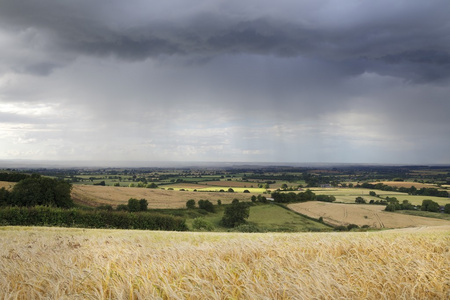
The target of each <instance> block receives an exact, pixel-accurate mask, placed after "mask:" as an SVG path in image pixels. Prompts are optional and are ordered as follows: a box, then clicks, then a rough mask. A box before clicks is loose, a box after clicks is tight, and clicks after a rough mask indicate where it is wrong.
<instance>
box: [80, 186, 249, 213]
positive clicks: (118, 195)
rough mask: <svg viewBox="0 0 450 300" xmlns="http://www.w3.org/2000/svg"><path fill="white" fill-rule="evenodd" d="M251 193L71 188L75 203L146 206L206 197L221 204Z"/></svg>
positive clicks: (178, 203) (165, 205) (177, 204)
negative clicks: (142, 203) (130, 201)
mask: <svg viewBox="0 0 450 300" xmlns="http://www.w3.org/2000/svg"><path fill="white" fill-rule="evenodd" d="M250 197H251V194H242V193H241V194H239V193H226V192H225V193H215V192H188V191H184V192H180V191H170V190H162V189H147V188H132V187H112V186H92V185H74V186H73V189H72V199H74V201H75V203H79V204H83V205H87V206H98V205H102V204H109V205H112V206H116V205H119V204H127V203H128V199H130V198H136V199H146V200H147V201H148V208H183V207H186V201H187V200H189V199H194V200H195V201H198V200H200V199H205V200H206V199H208V200H210V201H212V202H213V203H215V202H216V201H217V200H219V199H220V200H221V201H222V203H223V204H228V203H231V201H233V199H234V198H237V199H239V200H240V201H250Z"/></svg>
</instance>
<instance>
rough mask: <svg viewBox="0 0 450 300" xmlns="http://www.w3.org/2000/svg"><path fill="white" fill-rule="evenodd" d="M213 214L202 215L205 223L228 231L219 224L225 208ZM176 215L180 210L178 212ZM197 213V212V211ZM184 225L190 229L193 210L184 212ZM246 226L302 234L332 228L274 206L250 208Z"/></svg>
mask: <svg viewBox="0 0 450 300" xmlns="http://www.w3.org/2000/svg"><path fill="white" fill-rule="evenodd" d="M214 207H215V209H216V212H215V213H207V214H205V215H202V217H203V218H205V219H206V220H207V221H209V222H210V223H211V224H213V225H214V227H215V230H214V231H228V230H229V229H230V228H227V227H223V226H222V225H221V224H220V221H221V220H222V217H223V213H224V210H225V206H223V205H221V206H214ZM178 211H179V212H178V215H179V214H180V212H181V210H178ZM197 211H198V210H197ZM184 212H185V213H186V215H185V217H186V218H187V219H186V224H187V225H188V227H189V228H191V229H192V223H193V221H194V219H195V218H196V217H198V216H199V215H198V213H196V212H195V210H184ZM247 221H248V224H250V225H253V226H256V227H258V228H260V229H261V230H263V231H269V232H276V231H287V232H304V231H330V230H331V229H332V228H331V227H329V226H327V225H325V224H322V223H319V222H316V221H313V220H311V219H308V218H306V217H303V216H301V215H299V214H296V213H295V212H293V211H291V210H288V209H285V208H282V207H280V206H278V205H275V204H256V205H253V206H251V207H250V216H249V218H248V220H247Z"/></svg>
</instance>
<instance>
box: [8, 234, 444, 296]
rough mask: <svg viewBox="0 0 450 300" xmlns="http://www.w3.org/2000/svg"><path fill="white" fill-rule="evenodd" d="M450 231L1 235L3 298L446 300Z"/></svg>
mask: <svg viewBox="0 0 450 300" xmlns="http://www.w3.org/2000/svg"><path fill="white" fill-rule="evenodd" d="M449 247H450V227H448V226H447V227H441V228H440V230H436V229H435V228H431V227H430V228H422V229H407V230H397V231H392V232H391V231H384V232H366V233H358V232H350V233H290V234H288V233H269V234H267V233H266V234H246V233H192V232H190V233H181V232H151V231H137V230H135V231H130V230H126V231H121V230H93V229H91V230H88V229H73V228H72V229H64V228H39V227H29V228H26V227H0V298H1V299H448V298H449V297H450V294H449V291H450V249H449Z"/></svg>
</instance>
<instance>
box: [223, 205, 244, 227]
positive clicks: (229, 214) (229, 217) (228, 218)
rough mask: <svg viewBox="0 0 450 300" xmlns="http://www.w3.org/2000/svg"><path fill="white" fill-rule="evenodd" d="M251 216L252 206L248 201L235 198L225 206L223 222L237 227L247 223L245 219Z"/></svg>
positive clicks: (228, 225)
mask: <svg viewBox="0 0 450 300" xmlns="http://www.w3.org/2000/svg"><path fill="white" fill-rule="evenodd" d="M249 216H250V207H249V206H248V204H247V203H243V202H239V200H237V199H234V200H233V202H232V204H231V205H229V206H227V207H226V208H225V213H224V215H223V218H222V224H223V225H224V226H226V227H236V226H239V225H241V224H244V223H246V221H245V219H248V217H249Z"/></svg>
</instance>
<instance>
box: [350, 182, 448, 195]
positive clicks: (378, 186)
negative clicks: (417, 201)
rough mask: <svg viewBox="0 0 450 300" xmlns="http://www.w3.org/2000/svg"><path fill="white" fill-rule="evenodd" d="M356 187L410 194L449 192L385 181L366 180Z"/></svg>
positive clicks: (446, 193) (444, 193)
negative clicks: (385, 182) (369, 181)
mask: <svg viewBox="0 0 450 300" xmlns="http://www.w3.org/2000/svg"><path fill="white" fill-rule="evenodd" d="M355 187H357V188H358V187H360V188H366V189H375V190H382V191H396V192H401V193H407V194H408V195H419V196H434V197H448V196H449V193H448V192H447V191H440V190H438V189H436V188H425V187H424V188H421V189H417V188H416V187H415V186H411V187H409V188H407V187H394V186H390V185H387V184H384V183H381V182H379V183H376V184H373V183H368V182H364V183H362V184H357V185H356V186H355Z"/></svg>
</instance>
